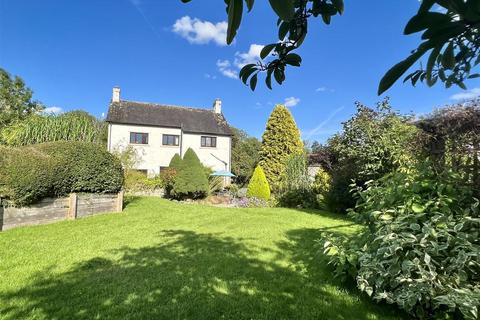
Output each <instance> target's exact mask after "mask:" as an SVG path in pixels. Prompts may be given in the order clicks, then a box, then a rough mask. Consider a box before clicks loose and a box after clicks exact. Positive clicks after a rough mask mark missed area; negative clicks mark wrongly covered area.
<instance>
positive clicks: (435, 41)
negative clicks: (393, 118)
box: [378, 0, 480, 95]
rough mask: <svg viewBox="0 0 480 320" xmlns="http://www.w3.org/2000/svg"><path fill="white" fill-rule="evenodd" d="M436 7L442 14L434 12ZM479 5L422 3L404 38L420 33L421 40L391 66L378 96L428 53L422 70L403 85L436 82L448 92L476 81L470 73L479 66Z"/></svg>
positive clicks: (466, 0)
mask: <svg viewBox="0 0 480 320" xmlns="http://www.w3.org/2000/svg"><path fill="white" fill-rule="evenodd" d="M437 6H439V7H440V8H441V9H442V11H445V12H438V7H437ZM479 27H480V1H479V0H423V1H422V4H421V5H420V8H419V10H418V12H417V14H416V15H415V16H413V17H412V18H411V19H410V21H409V22H408V23H407V25H406V27H405V30H404V34H406V35H409V34H413V33H417V32H423V33H422V37H421V38H422V40H424V41H423V42H422V43H421V44H420V45H419V46H418V48H417V49H415V50H414V51H413V52H412V54H411V55H410V56H409V57H408V58H406V59H405V60H403V61H401V62H399V63H397V64H396V65H395V66H393V67H392V68H391V69H390V70H389V71H388V72H387V73H386V74H385V75H384V76H383V78H382V80H381V81H380V84H379V87H378V94H379V95H380V94H382V93H383V92H385V91H386V90H388V89H389V88H390V87H391V86H392V85H393V84H394V83H395V82H396V81H397V80H398V79H399V78H400V77H401V76H402V75H404V74H405V72H407V70H408V69H409V68H410V67H411V66H412V65H413V64H414V63H415V62H417V61H418V60H419V59H420V58H421V57H422V56H424V55H425V54H426V53H427V52H429V51H430V55H429V58H428V61H427V64H426V67H425V68H424V67H423V66H422V65H421V66H420V69H418V70H416V71H414V72H412V73H410V74H409V75H407V76H406V78H405V79H404V82H406V81H411V83H412V85H413V86H415V85H416V83H417V82H418V81H420V82H426V84H427V85H428V86H430V87H431V86H433V85H434V84H435V83H436V82H437V81H438V80H440V81H442V82H443V83H444V84H445V87H447V88H449V87H451V86H452V85H454V84H455V85H457V86H459V87H460V88H462V89H466V86H465V83H464V82H465V80H467V79H473V78H478V77H480V74H479V73H473V72H472V71H473V69H474V68H475V67H476V66H477V65H478V64H479V63H480V56H479V52H480V34H479Z"/></svg>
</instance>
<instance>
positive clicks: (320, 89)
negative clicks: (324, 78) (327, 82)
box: [315, 87, 335, 92]
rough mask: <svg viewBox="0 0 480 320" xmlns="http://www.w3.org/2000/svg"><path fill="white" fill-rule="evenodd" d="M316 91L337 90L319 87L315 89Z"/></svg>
mask: <svg viewBox="0 0 480 320" xmlns="http://www.w3.org/2000/svg"><path fill="white" fill-rule="evenodd" d="M315 92H335V90H334V89H330V88H327V87H319V88H317V89H315Z"/></svg>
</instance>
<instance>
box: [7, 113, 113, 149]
mask: <svg viewBox="0 0 480 320" xmlns="http://www.w3.org/2000/svg"><path fill="white" fill-rule="evenodd" d="M0 137H1V139H0V140H2V141H3V143H4V144H6V145H9V146H25V145H31V144H37V143H44V142H54V141H82V142H93V143H98V144H106V140H107V125H106V123H105V122H103V121H100V120H98V119H97V118H95V117H94V116H92V115H89V114H88V113H87V112H84V111H72V112H67V113H64V114H60V115H55V114H50V115H39V114H36V115H32V116H30V117H28V118H27V119H25V120H23V121H21V122H16V123H14V124H13V125H11V126H9V127H7V128H5V129H3V130H2V131H1V132H0Z"/></svg>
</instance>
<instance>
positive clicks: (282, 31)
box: [278, 21, 290, 40]
mask: <svg viewBox="0 0 480 320" xmlns="http://www.w3.org/2000/svg"><path fill="white" fill-rule="evenodd" d="M289 30H290V23H288V22H285V21H283V22H282V24H281V25H280V27H279V28H278V40H283V39H285V37H286V36H287V33H288V31H289Z"/></svg>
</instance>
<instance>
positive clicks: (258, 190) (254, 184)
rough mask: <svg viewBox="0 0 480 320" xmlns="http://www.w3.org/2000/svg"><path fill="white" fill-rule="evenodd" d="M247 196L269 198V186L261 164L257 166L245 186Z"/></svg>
mask: <svg viewBox="0 0 480 320" xmlns="http://www.w3.org/2000/svg"><path fill="white" fill-rule="evenodd" d="M247 197H249V198H258V199H263V200H266V201H268V200H269V199H270V186H269V184H268V181H267V178H266V176H265V172H264V171H263V169H262V167H261V166H257V167H256V168H255V171H254V172H253V176H252V178H251V179H250V182H249V184H248V188H247Z"/></svg>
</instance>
